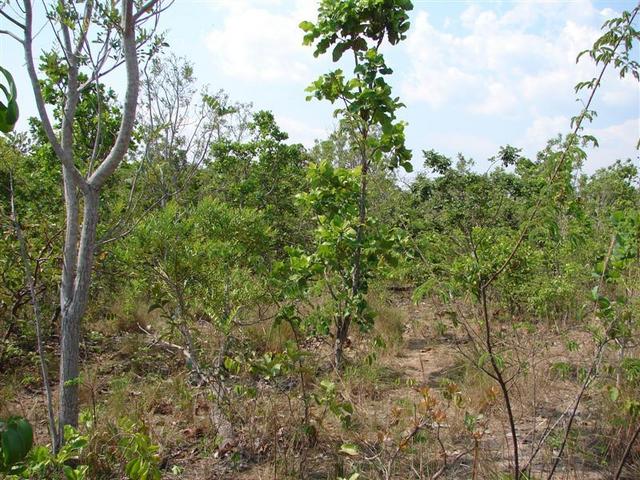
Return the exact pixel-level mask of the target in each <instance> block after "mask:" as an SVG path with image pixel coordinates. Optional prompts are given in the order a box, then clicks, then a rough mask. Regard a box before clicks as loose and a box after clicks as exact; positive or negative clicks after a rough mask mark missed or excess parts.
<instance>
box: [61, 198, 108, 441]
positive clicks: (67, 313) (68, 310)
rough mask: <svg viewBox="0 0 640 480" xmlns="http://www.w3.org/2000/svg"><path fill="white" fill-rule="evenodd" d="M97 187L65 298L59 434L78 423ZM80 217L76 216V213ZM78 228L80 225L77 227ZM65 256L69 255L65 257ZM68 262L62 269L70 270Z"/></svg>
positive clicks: (86, 211) (87, 205)
mask: <svg viewBox="0 0 640 480" xmlns="http://www.w3.org/2000/svg"><path fill="white" fill-rule="evenodd" d="M98 197H99V193H98V191H96V190H94V189H93V188H90V189H89V190H88V192H87V193H86V194H85V195H84V218H83V222H82V234H81V236H80V244H79V246H78V247H77V252H76V258H77V259H78V260H77V264H76V267H75V268H74V270H75V272H76V275H75V279H74V280H73V288H72V289H71V290H72V296H71V298H64V304H63V309H62V316H61V325H60V330H61V331H60V413H59V429H60V431H59V436H60V438H61V439H64V426H65V425H71V426H73V427H77V426H78V413H79V405H78V383H79V374H80V320H81V319H82V317H83V315H84V312H85V310H86V308H87V302H88V299H89V285H90V282H91V268H92V266H93V254H94V250H95V242H96V228H97V225H98ZM76 218H77V217H76ZM76 228H77V227H76ZM65 258H66V257H65ZM70 270H71V267H68V266H67V265H65V267H64V270H63V272H65V273H66V272H67V271H70Z"/></svg>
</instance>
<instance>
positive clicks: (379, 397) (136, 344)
mask: <svg viewBox="0 0 640 480" xmlns="http://www.w3.org/2000/svg"><path fill="white" fill-rule="evenodd" d="M372 303H373V305H374V306H375V307H376V309H377V312H378V314H379V317H378V320H377V323H376V327H375V329H374V331H373V332H370V333H368V334H357V333H356V334H354V335H353V337H352V339H351V346H350V348H349V349H348V350H347V351H348V359H349V363H348V366H347V368H346V369H345V371H344V373H343V375H342V376H341V377H337V376H336V375H335V373H334V372H333V371H332V369H331V368H330V354H331V350H330V348H329V346H328V345H327V344H326V343H325V342H323V341H322V340H320V339H316V338H311V339H307V340H306V341H305V345H304V347H305V351H306V352H307V355H308V356H309V358H307V359H306V360H305V362H304V367H303V371H302V372H301V375H302V377H300V375H297V374H288V373H283V374H282V375H279V376H276V377H275V378H273V379H269V380H265V379H264V378H259V376H256V375H251V374H249V373H247V372H241V373H238V374H237V375H234V376H231V377H230V378H229V382H230V383H233V384H234V385H236V386H244V387H247V388H249V387H250V388H254V389H255V395H246V394H243V393H242V392H241V391H240V390H239V389H238V390H237V391H235V392H234V393H233V394H232V395H231V397H230V398H229V399H228V402H227V403H225V405H224V408H225V413H226V414H227V415H228V417H229V418H230V419H232V422H233V423H234V425H235V428H236V440H235V441H234V442H233V444H230V445H224V446H221V445H220V444H219V441H218V437H217V426H216V425H215V420H214V417H213V416H212V412H211V405H212V398H211V395H210V392H209V391H208V390H207V389H206V388H205V387H204V386H199V385H198V379H197V378H196V377H195V376H194V375H193V374H192V373H190V372H189V370H188V369H187V368H186V367H185V362H184V358H183V356H182V354H181V352H180V351H177V350H175V349H172V348H170V347H167V346H166V345H163V344H162V343H160V342H157V341H156V340H154V338H153V336H152V335H149V333H148V332H153V329H154V325H158V326H159V324H158V322H160V321H161V320H160V319H159V318H156V317H154V316H152V315H147V314H145V313H144V312H145V310H144V309H140V310H139V311H138V312H137V314H136V315H135V316H134V318H130V319H126V318H123V317H122V314H117V315H114V316H113V318H112V319H111V320H110V321H105V322H103V323H101V324H95V325H93V326H92V328H93V329H95V330H92V331H91V332H90V333H88V334H87V335H86V338H87V340H86V341H85V343H84V346H83V347H84V348H83V355H84V359H85V362H84V365H85V367H84V370H83V375H82V378H83V383H82V390H81V395H82V405H83V406H84V408H85V413H84V414H83V420H84V422H85V428H87V430H88V431H90V432H91V435H90V439H91V441H90V444H89V446H88V447H87V449H86V451H85V453H84V461H85V462H86V463H88V464H89V465H91V466H92V471H93V472H94V475H96V478H115V477H113V475H114V472H117V471H118V467H117V465H115V464H114V462H117V461H118V460H117V459H118V457H117V451H116V450H117V449H116V445H117V440H118V436H119V435H122V429H121V426H119V425H118V423H117V422H116V421H114V420H113V419H121V418H123V417H126V418H128V419H130V420H131V421H132V422H135V423H136V424H137V425H139V426H141V428H142V429H143V430H144V431H145V432H147V433H148V434H149V436H150V437H151V439H152V440H153V441H154V442H156V443H157V444H158V445H159V446H160V457H161V467H162V469H163V472H164V473H163V478H167V479H169V478H181V479H194V480H195V479H239V480H241V479H246V480H249V479H256V480H257V479H276V478H281V479H286V478H308V479H314V478H317V479H326V478H328V479H335V478H338V477H345V478H349V475H350V474H351V473H353V472H358V473H360V474H361V477H360V478H385V479H391V478H393V479H404V478H416V479H430V478H443V479H460V478H478V479H499V478H508V477H505V476H504V472H506V471H509V469H510V462H511V453H510V452H511V450H510V441H511V439H510V435H509V433H508V432H509V428H508V424H507V420H506V415H505V412H504V404H503V403H502V401H501V397H500V395H499V390H498V387H497V386H496V384H495V382H493V380H492V379H491V378H489V377H488V376H487V375H486V374H484V373H483V372H482V371H481V370H480V369H479V368H478V361H479V359H478V358H477V356H476V355H475V353H474V350H473V347H472V346H473V342H472V341H470V337H469V336H473V335H475V334H477V333H478V332H480V327H479V326H478V325H475V324H474V323H473V321H471V320H461V323H465V324H466V328H463V326H460V325H458V327H455V326H454V325H453V323H452V318H454V316H453V315H452V314H451V306H444V305H442V304H440V303H439V302H437V301H435V300H433V301H424V302H420V303H419V304H417V305H416V304H414V303H412V302H411V301H410V299H409V298H408V294H407V293H405V292H402V291H393V292H385V293H384V294H381V293H380V292H379V293H378V294H376V295H375V296H374V298H372ZM455 309H456V310H457V311H458V314H459V315H458V319H460V318H462V317H464V316H465V314H466V315H468V318H473V315H472V314H473V306H472V305H471V304H458V305H457V306H456V307H455ZM139 324H141V325H144V326H145V327H144V328H145V329H146V330H147V332H143V331H142V330H141V329H139V328H138V325H139ZM509 325H510V324H507V323H505V324H501V325H500V330H501V331H502V332H504V333H507V332H506V331H507V329H509V332H508V333H509V334H508V335H506V334H505V335H502V336H500V338H501V343H503V346H504V347H505V348H506V349H507V350H509V351H510V352H512V355H513V356H514V357H518V358H519V364H525V365H527V368H526V369H525V370H522V371H517V372H512V373H513V374H515V378H514V383H512V384H511V387H510V393H511V395H512V402H513V407H514V411H515V417H516V423H517V427H518V437H519V440H520V442H519V444H520V449H521V464H523V465H526V464H527V459H528V458H529V457H530V455H531V453H532V452H533V451H534V449H535V448H536V447H537V445H538V444H539V443H541V440H542V439H543V438H544V439H545V440H544V441H543V442H542V446H541V450H540V453H539V454H538V455H537V456H536V459H535V460H534V462H533V463H532V465H531V469H530V472H531V478H545V473H548V468H549V465H550V464H551V463H552V460H553V456H554V452H555V453H557V448H558V443H559V441H560V440H561V436H562V433H563V429H564V427H565V425H566V422H567V419H568V417H569V410H570V408H571V406H572V404H573V402H574V401H575V398H576V395H577V393H578V392H579V390H580V386H581V382H580V378H579V375H578V374H577V372H578V371H579V369H580V368H581V367H582V368H588V365H586V363H588V361H589V359H590V358H592V356H591V355H590V354H589V353H588V352H590V351H591V350H592V349H593V348H594V346H593V344H592V340H591V336H590V335H588V334H586V333H585V334H583V335H577V336H576V333H575V328H574V331H573V334H572V338H574V339H575V338H578V344H579V348H578V349H577V350H576V349H572V350H574V351H569V350H568V349H567V342H566V333H567V331H563V330H560V329H558V328H557V327H556V326H551V325H548V326H547V325H538V326H536V327H535V328H532V329H529V330H527V329H524V328H523V329H514V328H513V327H511V326H509ZM134 327H135V328H134ZM198 328H199V338H200V339H201V340H203V343H204V344H205V345H207V344H211V345H212V348H211V350H212V352H213V351H215V348H216V346H217V343H218V340H219V339H217V338H216V337H215V334H214V332H213V330H211V329H208V328H207V325H206V324H203V325H200V326H199V327H198ZM292 336H293V334H292V332H291V331H290V329H287V328H284V327H280V328H273V327H271V326H270V324H269V323H268V322H265V323H263V324H257V325H253V326H251V327H247V328H246V329H245V330H243V331H242V332H241V333H240V334H239V335H238V338H237V339H236V340H237V341H239V342H252V343H253V342H256V340H257V339H260V341H259V342H257V343H255V344H254V346H257V348H258V349H259V351H262V352H266V351H279V350H281V349H282V348H283V347H284V345H285V341H286V340H288V339H291V338H292ZM51 353H53V352H51ZM628 354H629V355H633V354H635V355H637V354H638V352H637V351H635V352H628ZM559 365H568V366H569V367H567V368H563V367H559ZM51 373H52V375H53V374H54V373H55V372H51ZM603 375H607V373H603ZM301 378H304V384H305V389H306V391H303V389H302V388H301ZM323 380H330V381H331V382H334V383H335V384H336V385H337V388H336V395H337V397H339V399H340V400H341V401H346V402H349V403H350V404H351V405H352V406H353V413H352V415H351V418H350V422H348V425H347V424H344V425H341V422H340V420H339V419H338V417H337V416H336V415H333V414H332V413H331V412H330V411H328V409H327V407H326V405H319V404H318V402H315V401H313V400H311V398H309V420H308V422H307V424H308V425H310V427H307V428H304V425H305V421H304V402H303V399H302V396H303V395H305V394H306V395H307V396H309V397H312V396H313V395H314V394H315V395H322V393H321V391H322V388H321V387H320V382H321V381H323ZM1 383H2V392H1V398H2V399H3V402H2V404H1V410H2V411H0V416H2V415H5V414H8V413H14V414H15V413H19V414H21V415H24V416H26V417H27V418H28V419H29V420H31V421H32V422H33V424H34V425H35V426H36V441H37V442H39V443H46V442H47V431H46V418H45V416H44V412H45V411H46V408H45V406H44V405H43V400H42V399H43V396H42V394H41V391H40V387H39V386H38V381H37V370H36V365H35V364H34V365H20V366H16V368H13V369H11V370H9V371H4V372H3V374H2V382H1ZM613 412H614V409H611V408H610V400H609V399H608V395H607V392H606V391H604V390H603V388H602V387H601V386H600V384H599V383H594V384H592V386H590V387H589V389H588V390H587V393H586V395H585V397H584V400H583V401H582V402H581V404H580V407H579V409H578V412H577V414H576V418H575V421H574V426H573V429H572V431H571V433H570V435H569V440H568V444H567V448H566V451H565V452H564V458H563V460H562V461H561V463H560V467H559V471H558V473H557V474H556V477H555V478H559V479H605V478H610V477H611V475H612V469H613V468H614V467H615V466H616V465H617V462H618V460H619V456H620V455H621V451H622V448H624V445H625V443H626V442H627V441H628V438H629V435H630V434H631V430H632V425H617V424H616V423H615V419H614V418H613V415H614V414H613ZM470 416H473V417H475V418H476V421H475V423H473V424H470V423H469V419H470V418H471V417H470ZM465 417H466V418H467V422H466V423H465ZM552 426H553V427H555V428H553V430H551V431H549V428H550V427H552ZM344 445H347V446H351V447H352V449H350V447H347V448H341V446H344ZM341 450H342V451H341ZM639 460H640V447H639V446H637V445H636V446H635V449H634V450H633V452H632V454H631V459H630V461H628V464H629V465H628V467H627V469H626V477H622V478H628V479H632V478H637V477H636V475H637V473H638V472H639V471H640V461H639ZM545 471H546V472H545Z"/></svg>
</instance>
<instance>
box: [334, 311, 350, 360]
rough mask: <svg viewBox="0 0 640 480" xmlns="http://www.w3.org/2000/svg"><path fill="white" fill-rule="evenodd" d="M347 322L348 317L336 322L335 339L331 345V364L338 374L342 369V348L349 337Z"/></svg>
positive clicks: (348, 322)
mask: <svg viewBox="0 0 640 480" xmlns="http://www.w3.org/2000/svg"><path fill="white" fill-rule="evenodd" d="M349 320H350V319H349V317H348V316H345V317H341V318H340V319H339V320H338V321H337V322H336V339H335V341H334V343H333V363H334V365H335V369H336V370H337V371H338V372H341V371H342V370H343V369H344V346H345V343H346V341H347V337H348V335H349V324H350V321H349Z"/></svg>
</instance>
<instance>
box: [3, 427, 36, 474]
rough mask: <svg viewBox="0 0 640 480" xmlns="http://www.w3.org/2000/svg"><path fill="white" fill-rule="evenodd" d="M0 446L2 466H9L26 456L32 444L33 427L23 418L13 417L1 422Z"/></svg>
mask: <svg viewBox="0 0 640 480" xmlns="http://www.w3.org/2000/svg"><path fill="white" fill-rule="evenodd" d="M3 425H4V428H3V430H2V431H0V448H1V449H2V451H1V456H2V461H3V464H4V466H6V467H9V466H11V465H13V464H15V463H18V462H19V461H21V460H22V459H24V457H26V456H27V454H28V453H29V450H31V447H32V446H33V429H32V428H31V425H30V424H29V422H27V421H26V420H25V419H24V418H20V417H14V418H10V419H9V420H7V421H6V422H5V423H3Z"/></svg>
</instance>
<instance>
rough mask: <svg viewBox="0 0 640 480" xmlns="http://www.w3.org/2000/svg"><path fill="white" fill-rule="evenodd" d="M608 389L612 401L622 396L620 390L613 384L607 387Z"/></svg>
mask: <svg viewBox="0 0 640 480" xmlns="http://www.w3.org/2000/svg"><path fill="white" fill-rule="evenodd" d="M607 390H609V398H610V399H611V401H612V402H617V401H618V398H620V390H618V389H617V388H616V387H613V386H610V387H607Z"/></svg>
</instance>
